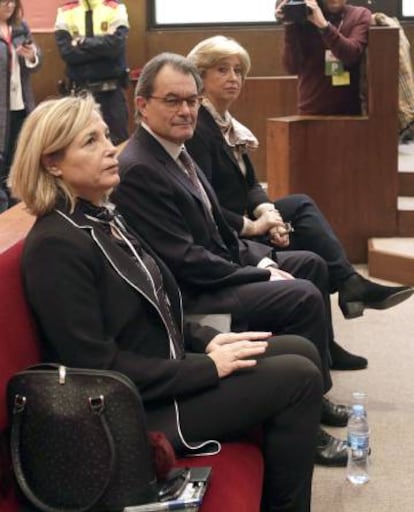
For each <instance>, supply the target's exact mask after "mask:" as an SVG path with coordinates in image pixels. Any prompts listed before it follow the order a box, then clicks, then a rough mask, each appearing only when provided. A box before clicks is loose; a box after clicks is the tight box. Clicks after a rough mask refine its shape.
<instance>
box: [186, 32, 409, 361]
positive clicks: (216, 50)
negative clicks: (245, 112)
mask: <svg viewBox="0 0 414 512" xmlns="http://www.w3.org/2000/svg"><path fill="white" fill-rule="evenodd" d="M188 58H189V59H190V60H191V61H192V62H194V64H195V65H196V66H197V68H198V70H199V72H200V75H201V77H202V79H203V82H204V97H203V100H202V106H201V108H200V110H199V113H198V121H197V128H196V130H195V134H194V136H193V138H192V139H191V140H189V141H187V142H186V147H187V149H188V151H189V152H190V154H191V155H192V157H193V158H194V160H195V161H196V162H197V163H198V165H199V167H200V168H201V169H202V170H203V171H204V173H205V174H206V175H207V178H208V179H209V181H210V182H211V184H212V185H213V188H214V189H215V191H216V194H217V196H218V198H219V200H220V203H221V206H222V209H223V211H224V213H225V215H226V219H227V221H228V222H229V224H230V225H231V226H232V227H233V228H234V229H235V230H236V231H237V232H238V233H239V234H240V235H241V236H244V237H248V238H255V239H258V240H259V241H260V242H262V243H267V244H270V245H272V246H273V247H274V248H275V249H276V250H277V251H281V250H290V251H291V250H308V251H312V252H314V253H316V254H317V255H319V256H320V257H321V258H322V259H323V260H324V261H325V262H326V264H327V268H328V273H329V289H330V292H331V293H333V292H339V296H338V299H339V306H340V308H341V310H342V312H343V314H344V316H345V317H346V318H355V317H358V316H361V315H362V314H363V311H364V308H374V309H386V308H389V307H392V306H394V305H396V304H398V303H400V302H402V301H403V300H405V299H407V298H408V297H410V296H411V295H412V293H413V290H412V289H411V288H410V287H408V286H382V285H379V284H377V283H373V282H372V281H369V280H367V279H364V278H363V277H362V276H361V275H359V274H358V273H357V272H356V271H355V269H354V268H353V267H352V265H351V263H350V262H349V260H348V258H347V256H346V253H345V250H344V248H343V246H342V244H341V242H340V241H339V240H338V238H337V237H336V235H335V233H334V232H333V230H332V228H331V226H330V224H329V222H328V221H327V220H326V218H325V217H324V215H323V213H322V212H321V211H320V210H319V209H318V207H317V205H316V204H315V202H314V201H313V200H312V199H311V198H310V197H309V196H307V195H305V194H293V195H289V196H285V197H282V198H278V199H277V200H276V201H274V202H273V201H272V200H271V199H269V197H268V196H267V194H266V192H265V191H264V189H263V187H262V186H261V184H260V183H259V182H258V180H257V177H256V173H255V169H254V167H253V164H252V162H251V160H250V157H249V153H250V152H251V151H254V150H255V149H256V148H257V147H258V144H259V142H258V140H257V139H256V137H255V136H254V134H253V133H252V132H251V131H250V130H249V129H248V128H247V127H246V126H243V125H242V124H241V123H240V122H238V121H237V120H236V119H235V118H234V117H233V116H232V115H231V114H230V112H229V110H230V108H231V106H232V104H233V103H234V102H235V101H236V100H237V98H238V97H239V95H240V93H241V90H242V87H243V83H244V80H245V78H246V76H247V73H248V72H249V69H250V58H249V55H248V53H247V51H246V50H245V48H243V47H242V46H241V45H240V44H239V43H238V42H237V41H235V40H234V39H232V38H228V37H225V36H221V35H218V36H213V37H210V38H208V39H204V40H203V41H201V42H200V43H198V44H197V45H196V46H195V47H194V48H193V49H192V50H191V51H190V53H189V54H188ZM286 221H288V223H289V224H288V226H289V229H290V227H291V228H292V231H290V232H287V230H286V227H287V226H286V224H285V222H286ZM326 303H327V307H328V308H330V304H329V297H327V299H326ZM330 351H331V358H332V368H333V369H337V370H357V369H362V368H365V367H366V366H367V360H366V359H365V358H364V357H359V356H356V355H353V354H350V353H349V352H347V351H346V350H345V349H344V348H342V347H341V346H340V345H338V344H337V343H336V342H335V341H334V340H333V338H332V341H331V344H330Z"/></svg>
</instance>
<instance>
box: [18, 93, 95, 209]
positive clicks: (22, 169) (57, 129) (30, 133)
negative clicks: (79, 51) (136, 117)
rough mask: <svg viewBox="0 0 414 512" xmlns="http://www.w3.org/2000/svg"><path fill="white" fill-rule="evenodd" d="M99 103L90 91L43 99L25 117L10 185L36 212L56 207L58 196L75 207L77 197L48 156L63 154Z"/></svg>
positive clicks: (29, 207)
mask: <svg viewBox="0 0 414 512" xmlns="http://www.w3.org/2000/svg"><path fill="white" fill-rule="evenodd" d="M93 112H98V113H99V114H100V110H99V106H98V104H97V103H96V102H95V100H94V99H93V97H92V96H91V95H89V94H85V95H83V96H82V97H80V96H67V97H65V98H59V99H52V100H47V101H44V102H42V103H40V104H39V105H38V106H37V107H36V108H35V109H34V110H33V111H32V112H31V113H30V114H29V116H28V117H27V118H26V120H25V122H24V123H23V127H22V129H21V131H20V134H19V138H18V140H17V146H16V152H15V155H14V160H13V164H12V167H11V169H10V174H9V179H8V186H9V187H10V189H11V192H12V195H13V196H14V197H16V198H18V199H21V200H22V201H24V202H25V204H26V206H27V208H28V209H29V211H30V212H31V213H32V214H34V215H37V216H41V215H44V214H46V213H48V212H50V211H51V210H53V208H55V206H56V203H57V201H58V199H59V197H62V195H63V196H64V197H66V199H67V200H68V201H69V202H70V204H71V205H72V207H73V206H74V203H75V198H74V196H73V194H72V193H71V191H70V190H69V189H68V187H67V186H66V185H65V184H64V182H63V181H62V179H61V178H60V177H59V176H54V175H53V174H51V172H50V170H49V169H47V167H46V163H45V161H47V157H52V159H53V158H57V159H59V158H61V157H63V156H64V154H65V151H66V148H67V147H68V146H69V145H70V144H71V143H72V142H73V140H74V139H75V137H76V136H77V134H78V133H79V131H80V130H83V129H84V128H85V127H86V126H87V124H88V122H89V121H90V118H91V115H92V114H93Z"/></svg>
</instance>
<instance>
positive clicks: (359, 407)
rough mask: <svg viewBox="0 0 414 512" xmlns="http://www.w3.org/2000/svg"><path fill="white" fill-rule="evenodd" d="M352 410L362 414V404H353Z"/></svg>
mask: <svg viewBox="0 0 414 512" xmlns="http://www.w3.org/2000/svg"><path fill="white" fill-rule="evenodd" d="M352 411H353V412H354V413H355V414H364V406H363V405H362V404H354V405H353V406H352Z"/></svg>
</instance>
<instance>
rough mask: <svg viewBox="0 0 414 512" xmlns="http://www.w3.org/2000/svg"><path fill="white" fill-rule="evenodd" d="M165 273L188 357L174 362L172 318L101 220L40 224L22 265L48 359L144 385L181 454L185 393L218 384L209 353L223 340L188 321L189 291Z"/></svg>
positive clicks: (148, 403)
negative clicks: (185, 296) (184, 295)
mask: <svg viewBox="0 0 414 512" xmlns="http://www.w3.org/2000/svg"><path fill="white" fill-rule="evenodd" d="M139 243H140V244H142V246H143V247H145V250H146V251H147V252H149V253H150V254H151V255H152V257H153V258H155V259H156V262H157V264H158V267H159V269H160V270H161V273H162V279H163V283H164V287H165V290H166V293H167V297H168V300H169V302H170V303H171V307H170V311H171V315H172V317H173V318H174V320H175V323H176V326H177V327H178V331H179V332H180V333H181V341H180V342H181V343H182V345H183V348H184V350H185V355H183V356H182V357H181V358H178V359H174V358H173V356H172V353H171V345H170V338H169V335H168V332H167V328H166V324H167V320H166V319H165V315H163V314H162V313H161V311H160V310H159V309H158V308H157V307H156V300H155V299H154V293H153V290H152V288H151V286H150V285H149V283H148V279H147V278H146V276H145V275H144V274H143V273H142V271H140V269H139V267H138V266H137V265H136V263H135V261H134V259H133V257H132V255H130V254H129V253H127V252H126V251H125V249H124V248H122V247H121V246H119V245H118V244H117V243H115V242H114V240H113V239H112V238H111V237H110V236H109V235H107V234H106V233H105V232H104V231H103V230H102V229H101V228H100V227H99V224H97V223H96V222H94V221H91V220H89V219H88V218H87V217H86V216H85V215H84V214H83V213H82V212H80V211H79V210H78V209H75V212H74V213H73V214H70V213H68V210H67V209H63V210H58V211H53V212H52V213H50V214H48V215H45V216H43V217H41V218H39V219H38V220H37V221H36V223H35V225H34V226H33V228H32V230H31V231H30V233H29V235H28V236H27V239H26V242H25V247H24V253H23V259H22V266H23V278H24V287H25V291H26V295H27V298H28V301H29V304H30V306H31V308H32V310H33V313H34V316H35V319H36V321H37V324H38V326H39V335H40V339H41V341H42V343H43V359H44V360H45V361H51V362H58V363H60V364H64V365H67V366H72V367H86V368H98V369H108V370H115V371H119V372H121V373H123V374H125V375H127V376H128V377H129V378H131V379H132V381H133V382H134V383H135V384H136V385H137V387H138V389H139V391H140V393H141V395H142V397H143V400H144V405H145V408H146V410H147V412H148V420H149V422H148V423H149V428H150V429H153V430H162V431H164V432H165V433H166V435H167V436H168V437H169V438H170V440H171V441H172V442H173V443H174V445H175V446H176V447H177V448H182V447H183V443H182V440H181V438H180V436H179V433H178V428H177V425H178V417H177V414H178V413H177V412H176V411H175V410H174V401H176V404H178V405H177V407H178V408H179V400H180V397H181V396H185V395H186V394H188V393H195V392H197V391H200V390H202V389H207V388H209V387H211V386H215V385H217V384H218V382H219V378H218V374H217V370H216V367H215V364H214V363H213V361H212V360H211V359H210V358H209V357H208V356H207V355H206V354H205V347H206V345H207V344H208V342H209V341H210V340H211V339H212V338H213V337H214V336H215V335H216V334H217V331H216V330H215V329H213V328H210V327H201V326H199V325H198V324H190V323H186V325H185V328H184V334H183V330H182V329H183V319H182V315H183V313H182V305H181V296H180V291H179V289H178V287H177V285H176V282H175V280H174V278H173V276H172V275H171V273H170V272H169V271H168V269H167V268H166V266H165V265H164V264H163V263H162V262H161V261H160V260H159V259H158V258H156V256H155V255H154V254H152V253H151V252H150V249H149V248H148V247H147V246H146V245H145V243H144V242H142V241H141V240H140V241H139Z"/></svg>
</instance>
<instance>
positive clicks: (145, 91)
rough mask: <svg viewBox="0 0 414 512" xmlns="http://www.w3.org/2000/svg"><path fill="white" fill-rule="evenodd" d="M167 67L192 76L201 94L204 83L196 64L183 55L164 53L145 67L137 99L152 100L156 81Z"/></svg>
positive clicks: (136, 92) (136, 94) (137, 90)
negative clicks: (139, 97)
mask: <svg viewBox="0 0 414 512" xmlns="http://www.w3.org/2000/svg"><path fill="white" fill-rule="evenodd" d="M165 66H170V67H171V68H173V69H175V70H176V71H180V72H181V73H182V74H183V75H192V76H193V78H194V80H195V83H196V86H197V93H198V94H200V93H201V91H202V88H203V81H202V80H201V78H200V75H199V73H198V71H197V68H196V67H195V66H194V64H193V63H192V62H191V61H190V60H189V59H187V58H186V57H183V56H182V55H178V54H177V53H168V52H164V53H160V54H159V55H157V56H156V57H154V58H152V59H151V60H150V61H148V62H147V63H146V64H145V66H144V67H143V69H142V72H141V74H140V76H139V79H138V82H137V86H136V88H135V97H137V96H142V97H143V98H150V97H151V96H152V94H153V92H154V83H155V79H156V78H157V75H158V73H159V72H160V71H161V69H163V68H164V67H165Z"/></svg>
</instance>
